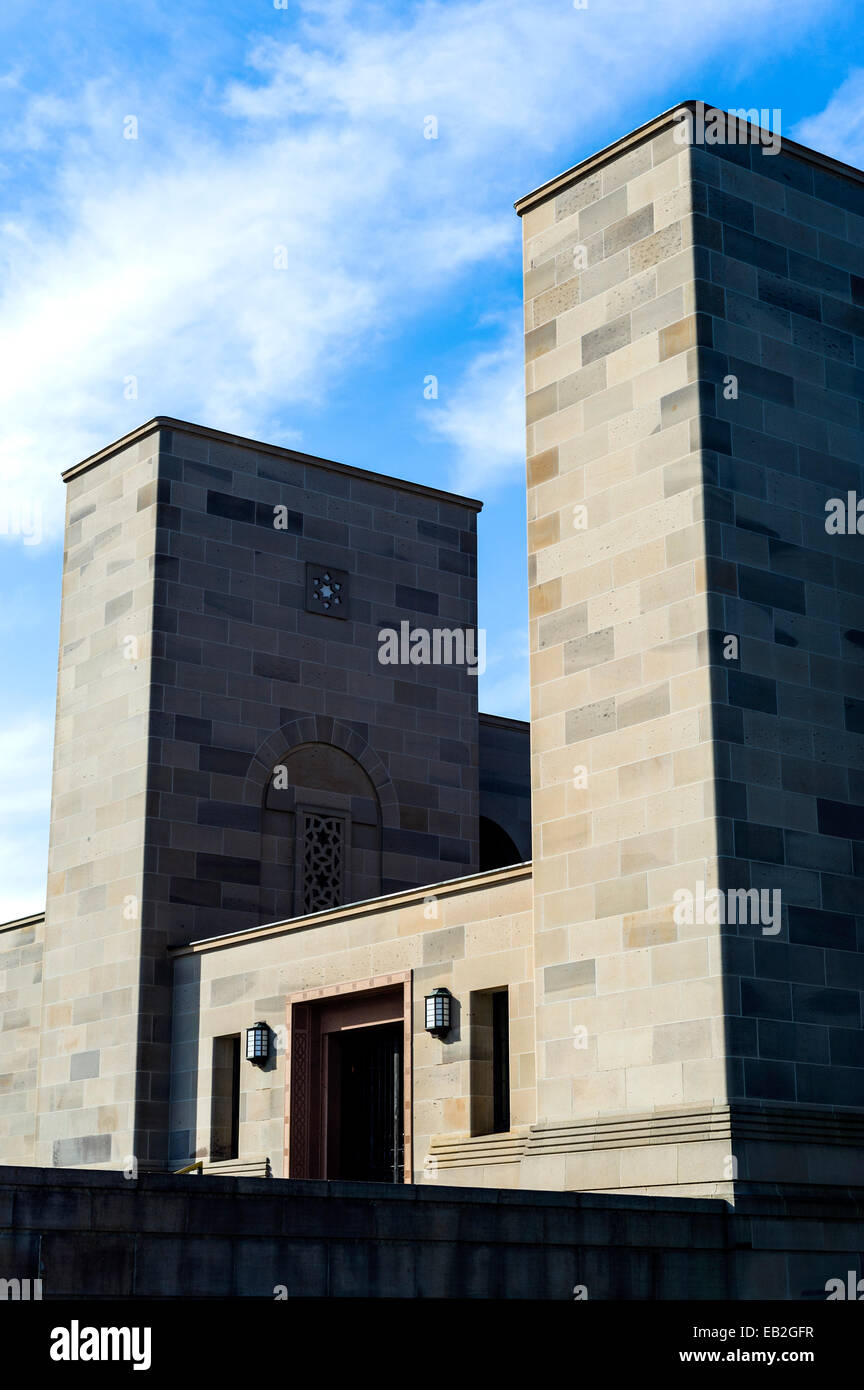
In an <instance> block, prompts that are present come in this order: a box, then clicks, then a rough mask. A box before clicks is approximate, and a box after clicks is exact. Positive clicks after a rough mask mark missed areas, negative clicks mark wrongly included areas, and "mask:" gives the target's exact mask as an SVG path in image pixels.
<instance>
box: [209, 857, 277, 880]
mask: <svg viewBox="0 0 864 1390" xmlns="http://www.w3.org/2000/svg"><path fill="white" fill-rule="evenodd" d="M197 864H198V875H199V877H200V878H202V879H207V880H210V881H215V882H218V883H253V884H257V883H259V882H260V876H261V865H260V862H259V861H258V860H257V859H239V858H232V857H230V856H229V855H224V854H199V855H197Z"/></svg>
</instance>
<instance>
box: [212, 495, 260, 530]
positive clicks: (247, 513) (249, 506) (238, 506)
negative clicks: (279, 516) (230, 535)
mask: <svg viewBox="0 0 864 1390" xmlns="http://www.w3.org/2000/svg"><path fill="white" fill-rule="evenodd" d="M207 513H208V515H209V516H221V517H225V518H226V519H227V520H228V521H248V522H251V523H254V521H255V503H254V502H252V501H249V500H247V499H246V498H245V497H232V496H230V494H229V493H227V492H208V493H207Z"/></svg>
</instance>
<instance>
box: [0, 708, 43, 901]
mask: <svg viewBox="0 0 864 1390" xmlns="http://www.w3.org/2000/svg"><path fill="white" fill-rule="evenodd" d="M52 741H53V720H51V719H50V718H49V717H48V716H47V715H41V714H33V715H30V716H28V717H27V718H25V719H22V720H19V721H17V722H14V721H13V722H11V723H9V724H8V725H6V726H5V727H4V726H3V725H2V724H0V922H10V921H14V919H15V918H16V917H25V916H27V915H28V914H29V913H31V912H41V911H42V910H43V909H44V907H45V875H46V868H47V862H48V809H49V800H50V792H49V788H50V785H51V748H52Z"/></svg>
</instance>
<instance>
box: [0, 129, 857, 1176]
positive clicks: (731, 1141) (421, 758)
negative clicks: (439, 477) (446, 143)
mask: <svg viewBox="0 0 864 1390" xmlns="http://www.w3.org/2000/svg"><path fill="white" fill-rule="evenodd" d="M708 115H709V120H708V121H707V122H706V120H705V108H703V107H702V106H701V104H700V103H695V102H688V103H685V104H684V106H683V107H679V108H676V109H675V110H672V111H669V112H666V113H665V114H663V115H662V116H659V117H658V118H657V119H655V120H653V121H651V122H649V123H648V124H647V125H645V126H643V127H641V128H640V129H639V130H637V131H635V132H634V133H633V134H631V135H628V136H626V137H625V138H623V139H621V140H619V141H617V142H616V143H615V144H613V145H612V146H610V147H609V148H607V149H605V150H603V151H601V152H600V153H599V154H597V155H595V156H593V157H592V158H590V159H587V160H585V161H583V162H582V163H581V164H579V165H577V166H576V167H575V168H573V169H571V170H569V171H567V172H566V173H565V174H562V175H561V176H560V177H559V178H557V179H555V180H553V181H552V182H551V183H549V184H546V185H544V186H543V187H542V188H540V189H538V190H537V191H536V192H534V193H532V194H530V195H529V196H527V197H526V198H524V199H522V200H521V202H520V203H519V204H517V210H518V212H519V214H520V216H521V217H522V226H523V231H524V244H525V312H526V363H527V365H526V392H527V405H526V409H527V430H528V432H527V440H528V447H527V453H528V499H529V589H530V600H531V634H532V641H531V653H532V654H531V696H532V718H531V729H530V740H531V755H530V757H531V762H530V778H529V771H528V729H527V727H526V726H525V725H522V724H520V723H519V722H518V721H512V720H505V719H496V718H493V717H490V716H486V715H483V714H480V713H478V705H477V680H476V662H472V639H473V636H474V633H475V630H476V624H477V611H476V577H475V570H474V564H475V527H476V517H477V512H478V510H479V505H480V504H479V503H477V502H475V501H472V500H470V499H467V498H464V497H458V496H454V495H451V494H447V493H443V492H439V491H436V490H434V489H430V488H425V487H420V486H417V485H414V484H410V483H404V482H400V481H398V480H396V479H392V478H384V477H381V476H378V475H375V474H369V473H365V472H362V471H360V470H358V469H354V468H349V467H346V466H343V465H340V464H335V463H330V462H327V461H325V460H321V459H317V458H313V457H310V456H306V455H302V454H297V453H294V452H292V451H289V450H285V449H279V448H275V447H271V446H267V445H264V444H258V443H254V442H251V441H248V440H242V439H238V438H235V437H232V436H227V435H225V434H221V433H219V432H218V431H215V430H209V429H205V428H201V427H199V426H195V425H190V424H187V423H184V422H181V421H177V420H171V419H164V418H160V419H156V420H153V421H151V422H150V423H149V424H147V425H145V426H143V427H142V428H141V429H140V430H138V431H136V432H134V433H133V434H131V435H128V436H126V437H125V438H124V439H122V440H119V441H118V442H117V443H115V444H113V445H111V446H109V447H108V448H106V449H104V450H103V451H102V452H100V453H99V454H97V455H95V456H93V457H92V458H89V459H86V460H85V461H84V462H83V463H81V464H79V465H78V466H77V467H75V468H72V469H70V470H69V471H68V472H67V473H66V474H65V475H64V476H65V479H66V483H67V489H68V513H67V541H66V557H65V563H64V584H63V618H62V632H61V652H60V670H59V681H58V704H57V740H56V750H55V770H54V785H53V798H52V829H51V849H50V865H49V876H48V894H47V908H46V913H45V915H44V918H43V917H42V915H41V914H40V915H36V916H34V917H32V918H28V919H26V920H25V921H22V922H18V923H10V924H8V925H6V926H5V927H4V928H2V931H0V947H2V950H3V956H2V958H0V969H3V971H4V974H3V977H2V981H3V982H2V985H0V989H2V991H3V992H2V996H0V1007H2V1039H3V1042H2V1049H3V1050H2V1054H0V1071H2V1075H0V1088H2V1089H0V1161H2V1162H4V1163H10V1164H11V1163H14V1164H36V1165H40V1166H45V1167H50V1166H52V1165H53V1166H60V1167H69V1166H76V1165H81V1166H84V1167H89V1168H98V1167H104V1168H121V1167H125V1168H130V1167H131V1168H134V1167H135V1165H137V1166H138V1167H139V1168H141V1169H148V1168H156V1169H159V1168H163V1169H164V1168H170V1169H178V1168H181V1167H183V1166H185V1165H187V1164H189V1163H192V1162H193V1161H195V1160H198V1159H201V1160H203V1161H204V1162H205V1163H206V1165H207V1167H208V1168H213V1169H215V1170H216V1171H223V1172H232V1171H234V1172H236V1171H238V1170H243V1171H264V1170H265V1168H266V1166H267V1165H269V1170H270V1171H272V1172H273V1173H274V1174H276V1175H277V1176H278V1175H282V1174H284V1175H286V1176H287V1175H290V1176H297V1177H348V1178H361V1179H363V1178H366V1179H379V1180H380V1179H390V1180H392V1179H395V1180H405V1181H414V1182H433V1181H439V1182H444V1183H447V1184H450V1185H452V1184H466V1185H470V1186H474V1187H477V1186H493V1187H510V1186H521V1187H526V1188H546V1189H586V1190H592V1191H599V1192H635V1193H645V1194H658V1195H660V1194H664V1195H669V1194H672V1195H680V1196H697V1197H698V1196H723V1197H726V1198H730V1199H734V1197H735V1195H736V1193H744V1192H748V1193H754V1192H760V1191H764V1192H768V1191H771V1192H774V1191H777V1190H778V1188H780V1189H783V1188H788V1189H790V1190H791V1189H793V1188H800V1187H801V1186H802V1185H803V1186H805V1187H807V1188H809V1189H810V1190H814V1189H816V1188H818V1189H819V1190H820V1191H823V1190H824V1189H825V1188H827V1187H831V1186H835V1187H839V1186H845V1187H848V1186H850V1185H852V1184H854V1183H855V1182H857V1181H859V1179H858V1176H857V1175H858V1173H859V1172H860V1163H861V1158H862V1146H864V1031H862V1013H861V1007H862V990H864V917H862V915H861V906H860V883H861V873H862V867H864V699H862V696H861V675H862V663H864V598H862V595H864V550H862V542H861V539H860V533H858V532H856V529H855V524H856V522H855V518H856V516H857V498H858V497H862V498H864V477H862V468H864V451H862V444H864V434H862V423H864V421H862V410H864V406H862V399H864V175H862V174H861V173H860V172H859V171H857V170H854V169H851V168H849V167H848V166H845V165H843V164H841V163H839V162H838V161H836V160H832V159H829V158H826V157H824V156H822V155H820V154H818V153H816V152H814V151H812V150H808V149H805V148H803V147H802V146H800V145H796V144H794V143H792V142H790V141H788V140H783V142H782V148H778V142H777V141H776V140H775V139H774V138H773V137H769V134H768V132H765V131H762V130H760V129H759V127H758V126H756V125H754V124H750V123H748V122H747V121H745V120H743V119H740V120H739V119H737V118H734V117H732V118H729V119H728V120H727V118H726V117H723V118H722V121H719V124H718V118H717V115H716V113H712V111H711V109H710V108H708ZM712 117H713V119H711V118H712ZM715 137H716V138H715ZM841 503H842V507H843V510H842V516H843V518H844V519H845V520H844V524H843V525H842V527H840V525H839V523H837V518H838V517H839V516H840V508H841ZM862 511H864V507H862ZM832 518H833V519H834V520H833V522H832ZM862 526H864V523H862ZM445 632H446V633H447V637H446V638H443V637H442V634H443V633H445ZM382 633H387V634H390V637H388V638H387V639H386V640H387V641H391V640H392V641H393V642H394V643H395V646H392V647H388V648H387V649H386V651H387V652H389V653H390V655H392V654H393V653H394V652H395V653H396V655H397V660H396V661H395V663H394V662H393V661H390V660H389V658H388V659H387V660H384V659H383V657H384V656H385V648H384V646H383V644H382V643H383V640H384V639H382ZM417 633H420V634H421V636H420V637H419V638H416V639H415V637H414V636H412V634H417ZM423 634H425V637H424V636H423ZM436 634H438V636H437V637H436ZM457 635H461V639H462V641H463V643H464V650H461V649H459V647H458V642H457ZM415 640H416V642H417V646H416V648H412V645H411V644H412V642H414V641H415ZM436 641H438V642H439V646H438V647H437V648H436V647H435V645H434V644H435V642H436ZM424 642H426V643H427V644H428V647H429V650H428V652H426V653H425V655H424V648H423V644H424ZM442 642H443V643H445V644H449V646H446V645H445V646H442V645H441V643H442ZM400 644H401V645H400ZM454 644H455V645H454ZM412 650H414V651H415V653H416V654H417V655H419V656H420V658H421V659H420V660H417V661H415V660H413V659H412V658H411V651H412ZM447 653H449V654H450V655H451V656H453V657H454V659H452V660H447V659H446V655H447ZM454 653H455V656H454ZM406 654H407V658H408V659H407V660H406V659H405V657H406ZM430 654H431V656H430ZM436 655H437V658H438V659H435V658H436ZM427 657H429V659H428V660H427ZM529 781H530V791H529ZM529 806H530V834H529ZM529 841H530V842H533V853H532V850H531V844H530V843H529ZM442 989H446V990H447V991H449V1001H450V1004H451V1007H452V1018H451V1026H450V1028H449V1030H448V1031H447V1032H445V1033H444V1034H443V1035H442V1034H440V1033H436V1032H430V1031H428V1030H427V1027H426V1014H425V1000H426V998H427V996H431V995H432V992H433V991H434V990H442ZM438 997H441V996H438ZM256 1023H262V1024H265V1025H266V1034H265V1037H266V1052H267V1056H266V1058H265V1059H263V1061H262V1064H260V1065H254V1064H252V1063H250V1062H249V1061H247V1060H246V1058H245V1038H246V1034H247V1030H249V1029H250V1028H252V1027H253V1025H254V1024H256Z"/></svg>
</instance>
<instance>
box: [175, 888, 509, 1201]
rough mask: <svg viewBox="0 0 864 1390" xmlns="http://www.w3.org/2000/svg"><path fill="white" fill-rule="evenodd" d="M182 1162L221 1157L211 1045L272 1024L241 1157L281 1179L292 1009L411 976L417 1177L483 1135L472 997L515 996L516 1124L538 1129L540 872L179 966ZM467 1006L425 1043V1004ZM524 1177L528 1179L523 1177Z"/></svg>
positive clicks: (298, 926)
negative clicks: (276, 1043) (445, 998)
mask: <svg viewBox="0 0 864 1390" xmlns="http://www.w3.org/2000/svg"><path fill="white" fill-rule="evenodd" d="M174 969H175V987H174V1024H173V1030H174V1047H173V1059H174V1060H173V1068H174V1070H173V1079H172V1119H171V1128H172V1148H171V1160H172V1163H173V1165H174V1166H175V1167H180V1166H182V1165H183V1164H185V1163H188V1162H190V1161H191V1159H192V1158H194V1157H196V1156H199V1155H201V1156H207V1155H208V1153H209V1146H210V1108H211V1095H212V1055H213V1046H212V1040H213V1038H214V1037H222V1036H225V1035H228V1034H236V1033H240V1034H241V1036H242V1034H243V1032H244V1031H245V1029H246V1028H248V1027H250V1026H251V1025H252V1024H253V1023H254V1022H255V1021H256V1020H258V1019H263V1020H264V1021H265V1022H267V1023H268V1024H269V1025H270V1027H271V1028H272V1029H274V1030H275V1031H276V1032H277V1037H278V1036H279V1032H280V1030H281V1034H282V1042H281V1046H280V1050H279V1051H277V1053H276V1055H275V1056H274V1057H273V1058H271V1061H270V1063H269V1064H268V1066H267V1068H266V1069H264V1068H257V1067H253V1066H251V1065H249V1064H248V1063H247V1062H245V1061H244V1062H242V1064H241V1101H240V1107H241V1108H240V1156H241V1158H249V1157H261V1158H263V1157H269V1159H270V1162H271V1164H272V1166H273V1171H274V1172H275V1173H276V1174H277V1175H281V1174H282V1172H283V1166H282V1156H283V1144H284V1119H285V1087H286V1075H285V1073H286V1067H285V1053H284V1047H285V1037H284V1034H285V1024H286V999H287V996H289V995H292V994H295V993H300V992H301V991H305V990H311V989H326V988H327V987H328V986H329V987H332V988H335V987H337V986H343V985H345V984H347V983H350V982H363V981H371V980H373V979H374V980H380V979H381V978H382V977H387V976H389V975H391V974H398V973H402V972H405V971H410V972H411V975H412V990H413V1022H412V1031H413V1049H412V1053H413V1056H412V1064H413V1067H412V1070H413V1128H414V1155H413V1159H414V1162H413V1168H414V1176H415V1178H416V1180H417V1181H423V1180H424V1177H426V1178H429V1179H430V1180H434V1179H435V1167H434V1165H433V1166H432V1168H431V1170H430V1169H429V1168H428V1167H427V1164H426V1160H427V1156H428V1154H429V1150H430V1144H431V1139H432V1136H433V1135H441V1134H445V1135H449V1136H451V1137H452V1138H454V1139H459V1138H465V1137H467V1136H468V1135H470V1133H471V1065H472V1045H473V1044H472V1030H471V1015H472V991H480V990H489V989H498V988H500V987H502V986H507V987H508V988H509V994H510V1076H511V1122H512V1126H513V1128H514V1129H515V1130H516V1131H522V1132H524V1131H526V1130H527V1128H528V1126H529V1125H530V1124H532V1123H533V1121H534V1120H535V1118H536V1098H535V1090H534V1024H533V983H532V977H533V954H532V946H531V876H530V870H529V869H525V868H523V869H517V870H511V871H506V870H505V871H499V872H497V873H496V872H493V873H490V874H484V875H478V876H477V877H474V878H470V879H465V880H456V881H454V882H452V883H449V884H440V885H437V887H436V886H433V887H432V888H429V889H427V890H426V891H424V892H418V893H408V894H403V895H400V896H398V897H394V898H391V899H383V900H379V901H378V902H375V903H371V904H363V905H359V906H357V907H353V908H344V909H342V910H340V911H335V912H332V913H323V914H317V915H316V916H314V917H311V918H307V919H301V920H297V921H295V922H288V923H283V924H280V925H278V926H275V927H268V928H265V929H263V930H261V931H256V932H253V933H250V934H248V936H245V937H243V936H240V937H231V938H227V939H224V938H220V939H219V940H216V941H214V942H211V943H199V944H198V945H196V946H193V947H190V948H186V949H182V950H179V951H178V952H177V953H176V954H175V967H174ZM438 985H443V986H446V987H447V988H449V989H450V991H451V993H452V994H453V995H454V996H455V1000H456V1006H455V1007H456V1011H455V1016H454V1027H453V1029H452V1031H451V1032H450V1033H449V1034H448V1036H447V1037H446V1038H445V1039H443V1040H442V1039H438V1038H435V1037H433V1036H432V1035H431V1034H429V1033H427V1032H426V1031H425V1020H424V1016H423V998H424V995H425V994H427V993H429V991H430V990H431V989H433V988H434V987H435V986H438ZM517 1171H518V1170H517Z"/></svg>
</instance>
